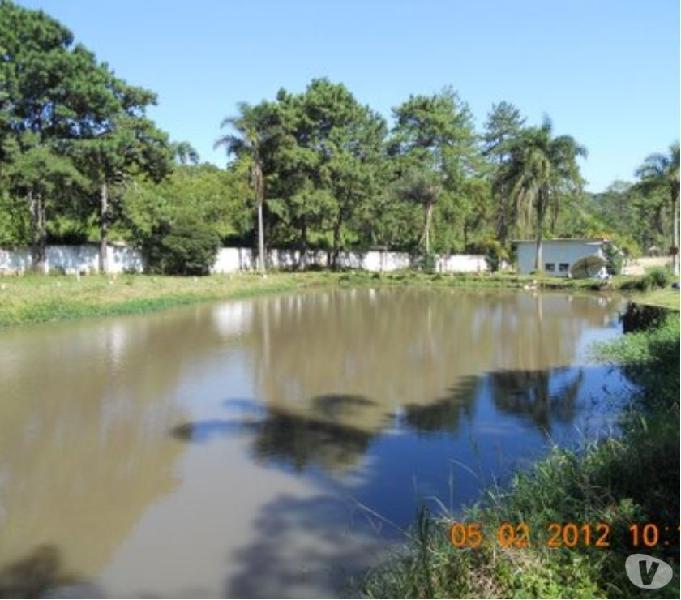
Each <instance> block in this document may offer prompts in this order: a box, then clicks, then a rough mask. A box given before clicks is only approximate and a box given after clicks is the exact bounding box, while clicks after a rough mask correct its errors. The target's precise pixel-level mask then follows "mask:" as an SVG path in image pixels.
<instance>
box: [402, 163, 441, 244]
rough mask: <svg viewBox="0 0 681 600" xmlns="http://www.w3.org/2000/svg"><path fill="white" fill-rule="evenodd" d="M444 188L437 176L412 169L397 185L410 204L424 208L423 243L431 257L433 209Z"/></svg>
mask: <svg viewBox="0 0 681 600" xmlns="http://www.w3.org/2000/svg"><path fill="white" fill-rule="evenodd" d="M441 191H442V187H441V185H440V184H439V182H438V179H437V176H436V175H435V174H434V173H432V172H429V171H425V170H421V169H411V170H409V171H407V173H406V174H405V175H403V177H402V179H401V180H399V182H398V184H397V192H398V194H399V195H400V196H401V197H402V198H403V199H404V200H407V201H408V202H414V203H415V204H418V205H419V206H422V207H423V234H422V237H421V240H422V241H423V245H424V249H425V252H426V256H429V255H430V229H431V223H432V219H433V208H434V207H435V204H436V203H437V200H438V198H439V196H440V192H441Z"/></svg>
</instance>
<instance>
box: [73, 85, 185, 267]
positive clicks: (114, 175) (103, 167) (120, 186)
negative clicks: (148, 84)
mask: <svg viewBox="0 0 681 600" xmlns="http://www.w3.org/2000/svg"><path fill="white" fill-rule="evenodd" d="M115 85H116V87H117V88H118V90H117V91H118V93H119V94H120V96H119V97H120V99H121V103H120V105H119V106H115V105H114V110H112V113H111V115H109V116H108V118H106V119H104V120H102V121H101V122H100V123H99V124H98V125H97V128H96V131H93V132H92V136H91V137H88V138H86V139H83V140H80V141H79V143H77V144H76V145H75V147H74V148H73V152H74V154H75V155H76V156H77V157H78V162H79V164H80V165H81V168H82V169H83V170H84V171H85V172H87V173H88V174H89V176H90V179H91V181H92V182H93V183H94V185H95V187H96V188H97V191H98V194H97V200H98V202H97V203H96V204H97V207H98V211H97V212H98V214H99V232H100V234H99V245H100V248H99V270H100V272H102V273H105V272H107V270H108V261H107V246H108V241H109V230H110V228H111V226H112V225H113V224H114V223H115V222H116V220H117V219H118V218H119V217H120V211H121V207H122V204H121V200H122V198H123V193H124V189H125V186H126V184H127V183H128V182H129V181H130V180H131V178H132V177H133V175H136V174H140V175H144V176H147V177H149V178H151V179H152V180H154V181H160V180H161V179H163V178H164V177H165V176H166V175H167V174H168V173H169V172H170V170H171V168H172V149H171V148H170V146H169V144H168V138H167V135H166V134H165V133H163V132H161V131H160V130H159V129H157V128H156V126H155V125H154V124H153V123H152V122H151V121H150V120H149V119H147V118H146V117H145V116H144V109H145V108H146V105H147V104H148V103H149V102H151V101H152V99H153V95H152V94H151V93H150V92H147V91H146V90H142V89H141V88H134V87H131V86H127V85H126V84H125V83H123V82H122V81H120V80H118V81H116V82H115Z"/></svg>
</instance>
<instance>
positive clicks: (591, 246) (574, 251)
mask: <svg viewBox="0 0 681 600" xmlns="http://www.w3.org/2000/svg"><path fill="white" fill-rule="evenodd" d="M515 245H516V257H517V262H518V273H521V274H523V275H527V274H528V273H529V272H530V271H534V257H535V254H536V251H537V244H536V243H535V242H533V241H531V242H530V241H527V242H515ZM585 256H599V257H601V258H605V256H604V254H603V243H602V242H599V241H594V240H544V242H543V244H542V263H543V264H542V265H541V267H540V268H541V269H545V265H546V263H553V264H555V265H556V270H555V271H554V272H553V273H551V275H555V276H557V277H567V275H568V272H564V273H561V272H560V271H559V270H558V265H559V264H560V263H567V264H568V265H569V266H570V267H572V265H573V264H574V263H575V262H576V261H577V260H579V259H580V258H583V257H585ZM570 267H568V268H570Z"/></svg>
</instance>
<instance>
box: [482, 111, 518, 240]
mask: <svg viewBox="0 0 681 600" xmlns="http://www.w3.org/2000/svg"><path fill="white" fill-rule="evenodd" d="M524 124H525V118H524V117H522V116H521V114H520V111H519V110H518V109H517V108H516V107H515V106H514V105H513V104H511V103H510V102H506V101H502V102H499V103H498V104H493V105H492V108H491V110H490V112H489V113H488V114H487V121H486V122H485V130H484V136H483V138H484V150H483V152H484V154H485V156H486V157H487V158H488V160H489V161H490V163H491V166H492V188H493V193H494V196H495V200H496V204H497V206H496V221H497V223H496V230H497V237H498V239H499V241H500V242H501V243H502V244H503V243H505V242H506V240H507V239H508V235H509V230H510V227H511V224H512V223H514V222H515V221H516V220H517V215H516V214H514V207H515V204H514V203H513V201H512V199H511V194H510V190H509V188H508V185H507V182H506V181H505V179H504V177H503V171H504V167H505V166H506V165H508V161H509V160H510V157H511V153H510V149H511V143H512V141H513V140H514V139H515V138H516V137H517V136H518V134H519V133H520V131H521V130H522V128H523V126H524Z"/></svg>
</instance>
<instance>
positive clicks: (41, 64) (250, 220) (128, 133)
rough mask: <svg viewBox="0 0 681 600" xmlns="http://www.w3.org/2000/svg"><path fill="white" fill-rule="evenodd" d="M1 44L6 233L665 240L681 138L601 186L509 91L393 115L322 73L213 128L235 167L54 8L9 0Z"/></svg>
mask: <svg viewBox="0 0 681 600" xmlns="http://www.w3.org/2000/svg"><path fill="white" fill-rule="evenodd" d="M0 46H1V51H0V189H2V190H3V195H2V198H0V243H2V244H5V245H15V244H27V243H29V242H32V243H33V246H34V248H40V247H43V250H44V244H45V242H46V241H47V240H50V241H51V240H71V241H76V240H80V239H84V238H85V237H87V238H88V239H91V240H93V239H97V238H99V239H101V240H103V241H106V240H107V239H108V237H110V236H114V237H118V238H121V239H125V240H128V241H130V242H132V243H134V244H136V245H145V244H147V243H148V240H149V237H150V236H151V235H152V232H156V233H157V232H158V231H162V230H163V229H164V227H166V226H167V224H168V223H169V222H174V221H175V220H177V219H178V218H179V217H181V216H183V215H187V214H200V215H201V219H206V220H208V221H209V222H211V223H213V224H215V226H216V229H217V231H218V233H219V235H220V237H221V238H222V240H223V242H231V243H240V244H254V242H255V240H256V239H259V238H260V235H259V230H260V227H259V223H261V225H262V230H263V236H262V244H263V245H264V244H265V238H266V239H267V243H268V245H270V246H279V247H293V248H308V247H312V248H322V249H328V250H330V251H331V253H332V254H331V256H332V259H333V261H335V259H336V258H337V256H338V254H339V252H340V251H341V250H346V249H360V250H364V249H368V248H372V247H377V246H378V247H387V248H390V249H396V250H406V251H409V252H411V253H417V252H423V253H424V254H426V255H429V254H432V253H453V252H479V251H481V252H485V253H486V254H487V255H488V256H489V260H490V264H491V265H492V266H493V267H495V266H496V265H497V264H498V262H499V259H500V258H502V257H504V255H505V254H508V251H509V247H508V246H509V238H510V237H511V236H520V237H526V236H528V235H536V234H537V233H538V232H541V233H542V235H556V234H558V235H561V236H600V235H603V236H605V237H608V238H609V239H611V240H613V242H614V243H615V244H616V245H617V246H618V247H620V248H622V249H623V250H624V251H625V254H627V255H629V256H632V255H636V254H637V253H638V252H639V251H640V250H643V251H644V252H645V251H646V250H647V249H648V248H650V247H651V246H657V247H658V248H659V249H660V251H661V252H665V251H666V250H667V249H668V248H669V245H670V239H671V234H672V223H673V222H674V218H673V215H674V210H676V209H675V207H678V192H677V191H676V190H677V188H678V146H676V145H675V146H673V147H672V148H671V149H670V152H669V153H667V154H663V155H658V154H656V155H651V156H650V157H648V159H646V161H645V163H644V165H643V166H642V167H641V169H640V170H639V172H638V177H639V179H640V181H639V182H638V183H637V184H635V185H629V184H617V185H615V186H613V188H612V189H610V190H608V191H607V192H605V193H604V194H598V195H590V194H585V193H584V192H583V191H582V189H581V183H582V182H581V176H580V174H579V169H578V164H577V161H576V159H577V158H578V157H579V156H580V155H583V154H584V149H583V148H582V147H581V146H579V145H578V144H577V143H576V142H575V140H574V139H572V138H571V137H570V136H555V135H554V134H553V131H552V127H551V124H550V121H548V120H546V121H545V122H544V123H543V124H542V125H540V126H531V125H530V126H528V125H527V124H526V122H525V119H524V118H523V116H522V115H521V113H520V111H519V110H518V108H516V107H515V106H513V105H512V104H510V103H508V102H505V101H502V102H499V103H497V104H494V105H493V106H492V108H491V110H490V113H489V115H488V118H487V121H486V123H485V125H484V129H483V131H482V132H476V130H475V127H474V123H473V119H472V115H471V112H470V109H469V108H468V105H467V104H466V102H465V101H463V100H462V99H461V98H460V97H459V95H458V94H457V92H456V91H454V90H453V89H451V88H449V87H446V88H444V89H443V90H442V91H440V92H439V93H436V94H432V95H424V94H418V95H411V96H409V98H407V99H406V100H405V101H404V102H402V103H401V104H399V105H398V106H396V107H395V108H394V109H393V116H394V120H395V124H394V127H393V128H392V130H391V131H388V126H387V123H386V121H385V119H384V118H383V117H381V116H380V115H379V114H378V113H376V111H374V110H372V109H371V108H370V107H368V106H366V105H363V104H361V102H360V101H359V100H358V99H357V98H356V97H355V96H354V95H353V94H352V92H351V91H350V90H349V89H348V88H347V87H346V86H345V85H343V84H342V83H337V82H331V81H329V80H328V79H325V78H320V79H313V80H312V81H311V82H310V83H309V85H308V86H307V87H306V88H305V90H303V91H302V92H300V93H292V92H288V91H286V90H284V89H282V90H280V91H279V92H278V93H277V94H276V97H275V98H272V99H268V100H264V101H262V102H260V103H258V104H255V105H249V104H246V103H241V104H239V106H238V110H237V114H236V115H235V116H233V117H230V118H228V119H225V121H224V123H223V125H224V127H225V128H226V129H227V130H226V131H225V132H224V135H223V136H222V137H221V138H220V139H219V140H218V142H217V144H218V145H222V146H224V147H225V149H226V150H227V152H228V154H229V156H230V157H231V158H232V159H233V160H232V162H231V163H230V164H229V165H228V168H227V169H226V170H224V171H223V170H218V169H214V168H212V167H209V166H208V165H200V164H199V157H198V154H197V153H196V151H195V150H194V148H192V146H191V144H190V143H189V142H176V143H170V141H169V140H168V138H167V135H166V134H165V133H164V132H162V131H161V130H159V129H158V128H157V127H156V125H155V124H154V123H153V121H151V120H150V119H149V118H148V117H147V114H146V113H147V110H148V109H149V107H150V106H153V105H154V104H155V102H156V96H155V94H154V93H153V92H152V91H150V90H147V89H145V88H143V87H137V86H132V85H130V84H128V83H127V82H126V81H124V80H123V79H121V78H120V77H118V76H116V75H115V74H114V72H113V70H112V69H111V68H110V67H109V66H108V65H107V64H105V63H101V62H99V61H98V60H97V59H96V57H95V56H94V54H93V53H92V52H90V51H88V50H87V49H86V48H85V47H84V46H83V45H81V44H77V43H75V38H74V36H73V34H72V33H71V32H70V31H69V30H68V29H67V28H66V27H64V26H63V25H62V24H60V23H59V22H57V21H56V20H55V19H53V18H51V17H49V16H48V15H46V14H45V13H43V12H41V11H35V10H30V9H26V8H24V7H22V6H19V5H17V4H15V3H13V2H11V1H10V0H0ZM36 99H39V101H37V100H36ZM173 170H175V171H176V172H177V175H173V174H172V173H173ZM670 200H671V201H670ZM22 203H23V205H22ZM260 209H261V210H260ZM260 212H262V219H260V217H259V215H260ZM97 229H99V231H98V232H97ZM156 233H154V235H156ZM489 240H495V241H496V242H498V246H494V245H490V244H489ZM674 244H675V245H678V243H674ZM488 250H489V251H488ZM615 262H617V259H616V258H615V257H613V262H612V265H611V270H612V271H613V272H617V271H618V265H617V264H615Z"/></svg>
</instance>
